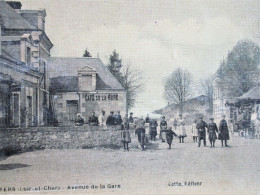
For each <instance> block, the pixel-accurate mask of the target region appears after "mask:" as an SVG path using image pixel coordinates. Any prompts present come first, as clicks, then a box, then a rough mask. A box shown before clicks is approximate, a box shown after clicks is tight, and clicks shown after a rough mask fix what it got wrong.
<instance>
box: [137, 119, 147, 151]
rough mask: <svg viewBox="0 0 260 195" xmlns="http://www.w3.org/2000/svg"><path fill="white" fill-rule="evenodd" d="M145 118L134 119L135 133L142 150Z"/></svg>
mask: <svg viewBox="0 0 260 195" xmlns="http://www.w3.org/2000/svg"><path fill="white" fill-rule="evenodd" d="M144 125H145V120H144V119H143V118H140V119H138V120H137V121H136V130H135V134H136V135H137V136H138V142H139V143H140V145H141V148H142V151H143V150H144V145H145V128H144Z"/></svg>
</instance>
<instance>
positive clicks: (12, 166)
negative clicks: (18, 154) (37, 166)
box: [0, 163, 31, 171]
mask: <svg viewBox="0 0 260 195" xmlns="http://www.w3.org/2000/svg"><path fill="white" fill-rule="evenodd" d="M30 166H31V165H27V164H20V163H15V164H0V171H1V170H12V169H18V168H24V167H30Z"/></svg>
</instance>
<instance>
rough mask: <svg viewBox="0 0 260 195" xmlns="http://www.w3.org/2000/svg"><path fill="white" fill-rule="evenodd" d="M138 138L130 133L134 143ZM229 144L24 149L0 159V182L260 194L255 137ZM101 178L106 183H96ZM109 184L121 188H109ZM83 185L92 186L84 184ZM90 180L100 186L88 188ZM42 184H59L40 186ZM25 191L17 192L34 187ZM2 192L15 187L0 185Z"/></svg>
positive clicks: (124, 191) (133, 190)
mask: <svg viewBox="0 0 260 195" xmlns="http://www.w3.org/2000/svg"><path fill="white" fill-rule="evenodd" d="M136 143H137V139H136V138H133V145H134V144H136ZM207 144H208V141H207ZM230 145H232V146H231V147H229V148H222V147H221V143H220V141H218V142H217V143H216V147H215V148H210V146H207V147H201V148H198V147H197V145H196V144H194V143H193V141H192V139H191V137H188V138H187V142H186V143H184V144H180V143H178V140H177V139H174V141H173V146H172V150H167V144H166V143H162V142H160V141H158V140H156V142H152V143H151V145H147V150H146V151H145V153H144V152H141V151H140V150H139V149H138V148H132V147H131V149H130V150H129V152H123V149H119V150H111V149H93V150H88V149H86V150H82V149H70V150H55V149H52V150H51V149H49V150H41V151H35V152H27V153H23V154H19V155H13V156H11V157H9V158H6V159H1V161H0V169H1V171H0V178H1V179H0V181H1V182H0V183H1V187H2V188H3V187H6V188H7V187H15V190H16V191H15V192H16V193H17V190H18V189H19V188H20V187H22V188H26V187H34V188H36V187H39V186H40V187H41V188H42V189H41V190H40V192H41V193H61V194H62V193H69V194H71V193H82V194H83V193H84V194H86V193H89V194H95V193H108V194H113V193H115V194H129V192H131V194H218V193H223V194H234V193H235V194H259V185H258V184H259V169H260V166H259V160H260V159H259V152H258V147H259V140H247V139H241V138H240V137H237V136H235V137H232V139H231V140H230ZM131 146H132V145H131ZM23 178H26V179H23ZM185 182H187V186H186V185H185ZM188 182H191V183H190V185H189V184H188ZM192 182H194V183H195V182H201V184H199V185H195V184H192ZM179 183H181V184H182V186H179ZM100 184H102V185H105V186H106V187H105V189H100ZM109 184H111V185H120V188H108V185H109ZM87 185H88V186H90V187H89V188H90V189H84V188H83V186H87ZM91 185H97V186H98V189H91ZM45 186H51V187H56V186H58V187H60V188H61V189H59V190H58V189H54V190H48V189H47V190H44V187H45ZM68 186H70V187H71V190H68ZM80 186H81V187H82V188H80ZM151 186H153V187H151ZM248 186H250V187H248ZM73 187H74V189H72V188H73ZM6 190H7V189H6ZM28 191H30V192H28ZM28 191H26V189H22V190H20V191H18V192H19V193H23V194H28V193H30V194H31V193H32V191H33V192H35V190H28ZM1 193H6V194H12V193H14V192H8V191H5V192H4V191H3V189H2V191H1Z"/></svg>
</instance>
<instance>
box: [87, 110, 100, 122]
mask: <svg viewBox="0 0 260 195" xmlns="http://www.w3.org/2000/svg"><path fill="white" fill-rule="evenodd" d="M88 124H89V126H98V118H97V117H96V116H95V112H94V111H93V112H92V116H90V117H89V120H88Z"/></svg>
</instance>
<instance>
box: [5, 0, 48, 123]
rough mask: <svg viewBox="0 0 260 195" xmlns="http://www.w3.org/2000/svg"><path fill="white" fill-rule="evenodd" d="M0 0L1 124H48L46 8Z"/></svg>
mask: <svg viewBox="0 0 260 195" xmlns="http://www.w3.org/2000/svg"><path fill="white" fill-rule="evenodd" d="M21 7H22V5H21V3H20V2H6V1H2V0H0V24H1V28H0V31H1V32H0V34H1V40H0V52H1V53H0V121H1V123H0V124H1V126H3V127H6V126H11V127H18V126H23V127H28V126H34V125H45V124H47V113H48V108H49V91H48V88H49V72H48V59H49V57H50V49H51V48H52V47H53V44H52V43H51V41H50V40H49V38H48V36H47V35H46V33H45V29H44V25H45V17H46V12H45V10H21Z"/></svg>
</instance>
